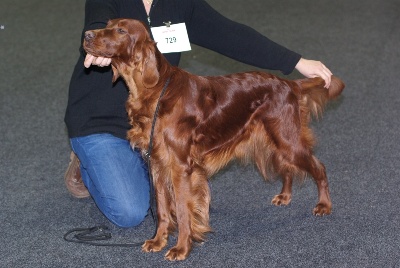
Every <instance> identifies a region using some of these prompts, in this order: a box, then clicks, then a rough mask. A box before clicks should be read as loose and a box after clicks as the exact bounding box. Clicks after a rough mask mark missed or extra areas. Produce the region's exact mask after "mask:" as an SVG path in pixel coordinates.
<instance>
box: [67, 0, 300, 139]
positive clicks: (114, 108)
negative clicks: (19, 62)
mask: <svg viewBox="0 0 400 268" xmlns="http://www.w3.org/2000/svg"><path fill="white" fill-rule="evenodd" d="M149 17H150V21H151V22H150V26H151V27H156V26H164V25H165V24H164V23H163V22H166V21H171V22H172V23H173V24H175V23H181V22H185V24H186V27H187V31H188V35H189V40H190V42H191V43H193V44H196V45H199V46H202V47H205V48H208V49H211V50H213V51H215V52H218V53H220V54H223V55H225V56H228V57H230V58H233V59H235V60H238V61H241V62H243V63H247V64H250V65H253V66H256V67H259V68H265V69H270V70H280V71H282V73H284V74H288V73H290V72H292V71H293V69H294V67H295V66H296V64H297V62H298V61H299V60H300V55H299V54H297V53H295V52H293V51H290V50H288V49H286V48H284V47H282V46H281V45H278V44H276V43H274V42H273V41H271V40H270V39H268V38H267V37H265V36H263V35H261V34H260V33H258V32H257V31H255V30H254V29H252V28H250V27H248V26H245V25H243V24H239V23H236V22H234V21H231V20H229V19H227V18H226V17H224V16H222V15H221V14H219V13H218V12H217V11H215V10H214V9H213V8H212V7H211V6H210V5H208V4H207V3H206V2H205V1H204V0H154V2H153V5H152V7H151V10H150V16H149ZM114 18H133V19H137V20H141V21H144V22H148V16H147V14H146V11H145V8H144V5H143V2H142V0H87V1H86V6H85V25H84V29H83V31H82V40H83V35H84V32H85V31H87V30H92V29H99V28H104V27H105V26H106V24H107V22H108V20H110V19H114ZM164 56H165V57H166V58H167V60H168V61H169V62H170V63H171V64H172V65H178V63H179V60H180V56H181V54H180V53H168V54H164ZM84 58H85V52H84V51H83V49H82V46H81V47H80V56H79V59H78V62H77V64H76V66H75V69H74V72H73V74H72V77H71V82H70V87H69V98H68V105H67V110H66V114H65V122H66V125H67V128H68V134H69V137H70V138H72V137H79V136H86V135H90V134H96V133H110V134H112V135H114V136H117V137H120V138H123V139H125V138H126V132H127V130H128V129H129V128H130V126H129V123H128V119H127V113H126V110H125V102H126V100H127V98H128V90H127V87H126V85H125V83H124V82H123V81H122V80H118V81H117V82H116V83H114V84H112V72H111V68H110V67H103V68H100V67H96V66H91V67H90V68H88V69H85V67H84V65H83V62H84Z"/></svg>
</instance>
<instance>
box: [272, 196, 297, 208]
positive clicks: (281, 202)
mask: <svg viewBox="0 0 400 268" xmlns="http://www.w3.org/2000/svg"><path fill="white" fill-rule="evenodd" d="M290 201H292V197H291V195H287V194H278V195H275V196H274V198H273V199H272V201H271V203H272V204H274V205H275V206H286V205H289V203H290Z"/></svg>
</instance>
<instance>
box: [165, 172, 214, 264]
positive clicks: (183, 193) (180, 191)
mask: <svg viewBox="0 0 400 268" xmlns="http://www.w3.org/2000/svg"><path fill="white" fill-rule="evenodd" d="M173 186H174V194H175V204H176V205H175V206H176V219H177V224H178V231H179V234H178V242H177V244H176V245H175V246H174V247H173V248H171V249H170V250H169V251H168V252H167V254H166V255H165V258H166V259H168V260H184V259H186V258H187V256H188V255H189V253H190V251H191V249H192V244H193V241H196V242H202V241H204V239H205V235H206V233H208V232H210V231H211V228H210V226H209V207H210V200H211V198H210V189H209V185H208V181H207V176H206V173H205V171H204V170H203V169H202V168H200V167H194V168H193V169H192V172H190V174H188V173H186V172H177V173H176V177H175V178H174V177H173Z"/></svg>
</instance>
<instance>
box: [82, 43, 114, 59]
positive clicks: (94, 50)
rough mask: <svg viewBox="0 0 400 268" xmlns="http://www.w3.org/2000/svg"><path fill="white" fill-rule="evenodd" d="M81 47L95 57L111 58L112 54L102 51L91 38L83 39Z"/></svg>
mask: <svg viewBox="0 0 400 268" xmlns="http://www.w3.org/2000/svg"><path fill="white" fill-rule="evenodd" d="M83 49H84V50H85V51H86V53H89V54H91V55H93V56H95V57H105V58H112V57H113V56H114V55H113V54H112V53H110V52H109V51H102V49H101V47H98V46H96V45H95V44H94V42H93V40H90V41H87V40H84V41H83Z"/></svg>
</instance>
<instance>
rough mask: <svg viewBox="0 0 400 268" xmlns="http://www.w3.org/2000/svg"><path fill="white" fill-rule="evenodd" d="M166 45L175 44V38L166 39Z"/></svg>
mask: <svg viewBox="0 0 400 268" xmlns="http://www.w3.org/2000/svg"><path fill="white" fill-rule="evenodd" d="M165 40H167V44H171V43H176V37H166V38H165Z"/></svg>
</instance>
